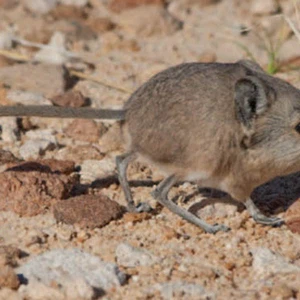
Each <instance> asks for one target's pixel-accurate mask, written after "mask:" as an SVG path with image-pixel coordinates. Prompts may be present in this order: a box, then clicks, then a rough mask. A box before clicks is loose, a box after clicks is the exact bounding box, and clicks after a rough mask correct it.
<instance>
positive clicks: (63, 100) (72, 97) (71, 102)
mask: <svg viewBox="0 0 300 300" xmlns="http://www.w3.org/2000/svg"><path fill="white" fill-rule="evenodd" d="M51 102H52V103H53V104H54V105H57V106H63V107H82V106H85V105H86V104H87V101H86V98H85V97H83V95H82V93H81V92H79V91H74V90H69V91H67V92H66V93H64V94H61V95H57V96H55V97H53V98H52V99H51Z"/></svg>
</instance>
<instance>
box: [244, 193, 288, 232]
mask: <svg viewBox="0 0 300 300" xmlns="http://www.w3.org/2000/svg"><path fill="white" fill-rule="evenodd" d="M244 204H245V206H246V208H247V210H248V212H249V214H250V215H251V217H252V218H253V219H254V221H256V222H257V223H260V224H264V225H270V226H280V225H282V224H283V223H284V220H282V219H280V218H277V217H267V216H265V215H264V214H263V213H262V212H261V211H260V210H259V209H258V207H257V206H256V205H255V204H254V202H253V201H252V199H251V198H248V199H247V201H246V202H245V203H244Z"/></svg>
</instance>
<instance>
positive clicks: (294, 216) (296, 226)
mask: <svg viewBox="0 0 300 300" xmlns="http://www.w3.org/2000/svg"><path fill="white" fill-rule="evenodd" d="M285 222H286V225H287V226H288V228H289V229H290V230H291V231H292V232H294V233H300V198H299V199H298V200H297V201H296V202H294V203H293V204H292V205H291V206H290V207H289V209H288V210H287V212H286V214H285Z"/></svg>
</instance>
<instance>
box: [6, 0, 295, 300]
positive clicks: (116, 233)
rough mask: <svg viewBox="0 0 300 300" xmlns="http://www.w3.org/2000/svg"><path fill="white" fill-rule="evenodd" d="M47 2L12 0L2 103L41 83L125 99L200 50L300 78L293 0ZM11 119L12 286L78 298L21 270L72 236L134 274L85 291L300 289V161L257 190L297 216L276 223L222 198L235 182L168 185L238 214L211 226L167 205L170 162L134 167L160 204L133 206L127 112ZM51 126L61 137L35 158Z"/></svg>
mask: <svg viewBox="0 0 300 300" xmlns="http://www.w3.org/2000/svg"><path fill="white" fill-rule="evenodd" d="M38 2H39V5H35V2H32V1H25V0H24V1H5V0H2V1H1V0H0V103H1V104H2V105H7V104H8V103H10V105H12V104H11V100H10V99H8V98H9V96H8V95H15V98H16V97H17V98H18V99H19V102H18V101H17V100H18V99H17V100H16V101H15V103H20V102H21V103H22V101H23V100H22V99H28V97H29V98H30V99H34V100H32V101H35V102H34V103H35V104H37V103H39V101H42V99H43V101H45V100H51V101H52V103H53V104H54V105H59V106H73V107H80V106H90V107H95V108H112V109H118V108H121V107H122V105H123V103H124V102H125V101H126V100H127V99H128V97H129V95H130V93H131V92H133V91H134V90H135V89H136V88H137V87H139V86H140V85H141V84H142V83H143V82H145V81H146V80H147V79H148V78H150V77H151V76H153V75H154V74H156V73H157V72H159V71H161V70H163V69H165V68H167V67H170V66H173V65H176V64H179V63H183V62H192V61H195V62H214V61H218V62H234V61H237V60H239V59H242V58H251V59H255V60H256V61H257V62H258V63H259V64H260V65H261V66H262V67H263V68H264V69H265V70H268V71H269V72H270V73H274V76H278V77H280V78H282V79H284V80H286V81H288V82H290V83H292V84H294V85H295V86H298V87H299V86H300V76H299V74H300V73H299V70H298V65H299V57H300V52H299V43H300V41H299V40H298V39H297V37H296V36H295V34H294V33H293V31H292V29H291V27H290V26H289V25H288V24H287V22H286V21H285V20H284V18H283V17H282V14H283V15H284V16H286V17H287V18H288V19H289V20H291V21H292V22H293V24H295V26H296V28H300V20H299V19H297V15H298V11H297V9H296V8H295V5H294V1H292V0H280V1H275V0H268V1H260V0H251V1H238V0H220V1H216V0H210V1H209V0H203V1H195V0H143V1H135V0H126V1H125V0H124V1H119V0H118V1H117V0H108V1H97V0H88V1H71V0H70V1H47V0H39V1H38ZM67 2H68V3H67ZM70 3H71V4H70ZM72 3H73V4H72ZM298 9H300V6H299V7H298ZM2 33H5V35H4V34H2ZM10 39H12V40H10ZM24 40H26V41H27V42H32V43H42V44H43V45H40V44H28V43H27V42H24ZM45 45H48V47H45ZM45 51H46V52H45ZM28 93H30V94H28ZM16 95H17V96H16ZM10 97H11V96H10ZM51 101H49V104H50V105H51ZM26 104H30V103H29V102H28V103H26ZM14 120H15V121H14ZM7 124H8V125H9V124H12V125H9V126H11V127H9V129H5V128H7V126H8V125H7ZM0 125H1V128H2V132H3V133H2V140H0V145H1V149H2V150H1V153H0V154H1V155H0V160H1V161H0V172H1V173H0V299H25V298H26V297H25V296H24V295H25V294H24V293H23V292H22V290H23V291H24V289H26V287H27V292H26V293H27V294H26V295H29V294H30V295H31V296H30V297H32V299H44V298H43V297H44V296H45V294H47V293H48V292H47V291H48V289H49V291H50V290H51V291H52V292H53V295H54V294H55V292H59V293H60V294H59V295H60V297H62V298H59V299H70V298H68V297H69V296H66V295H64V294H63V293H62V292H61V291H60V288H59V286H60V283H59V282H53V283H52V285H51V286H48V287H46V286H43V285H39V289H40V290H39V293H40V294H38V293H37V294H35V295H34V293H28V288H29V289H30V286H31V285H28V286H27V285H26V282H24V281H22V280H20V276H19V277H18V276H16V274H17V267H20V266H22V265H24V264H26V263H27V262H28V261H29V260H30V259H32V258H34V257H36V256H37V255H39V254H42V253H45V252H48V251H51V250H54V249H69V248H79V249H81V250H82V251H85V252H88V253H90V254H93V255H96V256H97V257H99V258H101V259H102V260H103V261H105V262H111V263H115V264H116V265H117V266H118V268H120V270H121V271H122V272H124V273H125V274H126V278H127V280H126V282H125V283H124V284H123V283H122V285H120V286H116V287H114V288H112V289H108V290H105V291H104V292H103V293H101V294H99V293H98V294H97V293H94V294H93V296H91V295H92V294H91V293H92V292H91V289H88V291H89V293H87V294H86V295H84V294H83V295H81V296H80V297H82V299H98V298H99V299H300V235H299V232H300V212H299V203H300V200H298V199H299V198H300V183H299V182H300V181H299V176H300V175H299V174H300V173H297V174H293V175H290V176H287V177H284V178H277V179H276V180H273V181H272V182H269V183H267V184H265V185H264V186H262V187H259V188H258V189H257V190H256V191H255V192H254V194H253V198H254V200H255V202H256V204H257V205H258V206H259V207H260V208H261V209H262V210H263V211H264V212H265V213H266V214H277V215H278V216H280V217H283V218H285V219H286V221H287V224H286V225H282V226H281V227H278V228H270V227H266V226H263V225H259V224H256V223H255V222H254V221H253V220H252V219H251V218H250V216H249V214H248V213H247V211H245V210H243V207H242V206H234V205H232V204H228V203H218V202H222V201H220V197H222V196H223V195H222V194H220V193H217V192H215V191H211V190H209V189H202V190H199V189H198V188H197V186H196V185H194V184H192V183H187V182H186V183H181V184H179V185H178V186H176V187H174V188H173V189H172V190H171V193H170V197H174V198H175V199H176V200H177V201H178V203H179V205H181V206H184V207H185V208H186V209H191V210H192V209H195V208H197V209H199V208H200V207H201V212H198V215H201V217H203V218H205V219H206V220H207V221H208V222H209V223H211V224H214V223H222V224H225V225H227V226H229V227H230V228H231V231H229V232H226V233H225V232H219V233H217V234H215V235H212V234H207V233H205V232H204V231H203V230H201V229H199V228H197V227H195V226H194V225H192V224H189V223H187V222H186V221H184V220H182V219H181V218H180V217H178V216H176V215H174V214H172V213H170V212H169V211H168V210H167V209H165V208H162V207H161V206H160V205H159V204H158V203H157V202H156V201H155V200H154V199H153V198H152V196H151V191H152V190H153V189H154V188H155V186H156V185H157V183H158V182H159V181H160V180H161V179H162V178H163V175H162V174H161V173H160V172H159V170H157V169H156V168H155V167H153V166H150V165H146V164H143V163H141V162H138V161H137V162H134V163H132V164H131V166H130V167H129V170H128V175H129V178H130V184H131V186H132V191H133V195H134V200H135V202H136V204H138V203H140V202H146V203H148V204H149V205H150V206H151V207H152V208H153V210H152V211H151V212H148V213H141V214H137V213H129V212H127V213H124V210H123V208H122V207H124V206H125V205H126V202H125V198H124V194H123V192H122V190H121V188H120V185H119V183H118V180H117V176H116V169H115V165H114V160H115V156H116V155H118V154H120V153H122V151H123V148H124V145H123V144H122V141H121V133H120V127H119V124H118V123H117V122H115V121H101V120H95V121H90V120H88V121H87V120H77V121H76V120H75V121H74V120H67V119H47V118H46V119H41V118H37V117H31V118H23V119H22V120H20V119H13V122H11V121H10V119H5V118H3V119H0ZM5 126H6V127H5ZM44 130H47V131H44ZM4 133H5V135H4ZM45 140H47V141H50V142H51V143H52V144H53V147H46V148H45V149H44V151H37V154H35V155H37V156H38V157H37V159H34V160H31V159H29V158H28V159H27V157H30V154H31V153H30V151H33V150H31V149H36V148H32V147H33V146H34V145H36V143H38V145H40V143H44V142H45ZM24 144H25V145H27V148H26V149H27V152H26V155H25V154H24V156H23V154H22V153H23V152H22V149H23V148H22V146H23V145H24ZM20 149H21V151H20ZM38 150H39V149H38ZM28 151H29V153H28ZM24 158H26V159H24ZM212 198H213V199H212ZM97 199H100V200H99V201H98V200H97ZM221 200H222V199H221ZM199 203H200V204H199ZM124 245H125V246H124ZM126 251H127V252H126ZM125 252H126V253H125ZM139 255H140V257H137V256H139ZM122 257H123V258H124V257H125V258H126V259H125V261H126V262H128V261H130V262H133V263H121V262H122ZM149 257H151V259H149ZM144 260H145V261H144ZM123 261H124V260H123ZM149 261H150V262H149ZM270 262H271V263H270ZM268 264H269V265H268ZM271 265H272V268H271ZM278 266H279V267H278ZM83 267H84V266H83ZM91 272H92V271H91ZM30 284H32V286H33V287H34V286H37V284H38V283H37V282H35V283H30ZM43 289H44V293H42V292H41V290H43ZM94 292H95V291H94ZM39 295H40V296H39ZM41 295H44V296H41ZM68 295H69V294H68ZM39 297H40V298H39ZM49 297H50V296H49ZM53 297H54V296H53ZM64 297H65V298H64ZM50 298H51V297H50ZM50 298H49V299H50ZM27 299H28V298H27Z"/></svg>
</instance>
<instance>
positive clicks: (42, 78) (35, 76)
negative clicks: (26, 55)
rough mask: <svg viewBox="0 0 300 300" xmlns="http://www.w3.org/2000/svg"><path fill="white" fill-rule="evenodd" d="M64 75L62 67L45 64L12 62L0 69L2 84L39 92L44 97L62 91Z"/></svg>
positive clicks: (64, 83) (64, 71)
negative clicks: (12, 63)
mask: <svg viewBox="0 0 300 300" xmlns="http://www.w3.org/2000/svg"><path fill="white" fill-rule="evenodd" d="M24 74H26V76H24ZM66 77H67V73H66V70H65V69H64V68H63V67H61V66H55V65H47V64H31V63H24V64H14V65H12V66H7V67H3V68H1V69H0V82H2V83H3V84H5V85H7V86H10V88H11V89H14V90H25V91H30V92H34V93H39V94H41V95H43V96H44V97H46V98H48V97H49V98H51V97H53V96H55V95H58V94H62V93H63V92H64V90H65V86H66Z"/></svg>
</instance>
